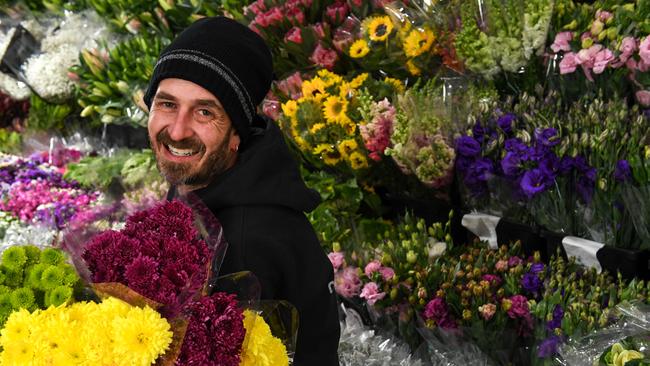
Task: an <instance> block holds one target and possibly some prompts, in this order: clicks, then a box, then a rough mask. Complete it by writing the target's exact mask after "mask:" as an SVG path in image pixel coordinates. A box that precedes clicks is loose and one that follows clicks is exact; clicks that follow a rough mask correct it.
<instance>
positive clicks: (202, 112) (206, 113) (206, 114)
mask: <svg viewBox="0 0 650 366" xmlns="http://www.w3.org/2000/svg"><path fill="white" fill-rule="evenodd" d="M199 115H200V116H201V117H212V116H214V113H212V112H210V111H209V110H207V109H199Z"/></svg>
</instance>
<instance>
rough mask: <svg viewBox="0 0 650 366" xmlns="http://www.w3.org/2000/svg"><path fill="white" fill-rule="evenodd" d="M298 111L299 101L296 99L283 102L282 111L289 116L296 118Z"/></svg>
mask: <svg viewBox="0 0 650 366" xmlns="http://www.w3.org/2000/svg"><path fill="white" fill-rule="evenodd" d="M296 112H298V103H297V102H296V101H295V100H289V101H287V102H286V103H283V104H282V113H284V115H285V116H287V117H289V118H294V117H295V116H296Z"/></svg>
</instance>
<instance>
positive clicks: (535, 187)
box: [519, 169, 548, 199]
mask: <svg viewBox="0 0 650 366" xmlns="http://www.w3.org/2000/svg"><path fill="white" fill-rule="evenodd" d="M547 180H548V177H547V176H546V175H545V174H544V173H543V172H542V171H541V170H540V169H533V170H529V171H527V172H526V173H524V176H523V178H522V179H521V182H520V183H519V186H520V187H521V190H522V191H523V192H524V193H525V194H526V196H527V197H528V198H529V199H530V198H533V197H534V196H535V195H536V194H538V193H540V192H542V191H543V190H544V189H546V181H547Z"/></svg>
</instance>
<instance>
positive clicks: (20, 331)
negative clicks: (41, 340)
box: [0, 309, 32, 344]
mask: <svg viewBox="0 0 650 366" xmlns="http://www.w3.org/2000/svg"><path fill="white" fill-rule="evenodd" d="M31 324H32V321H31V314H30V312H29V311H28V310H26V309H20V310H18V311H14V312H13V313H11V314H10V315H9V318H8V319H7V322H6V323H5V327H4V328H3V329H2V331H0V334H1V335H2V340H3V341H4V340H7V339H8V340H13V339H21V338H26V337H29V335H30V333H31V332H30V329H29V328H30V326H31ZM3 344H4V342H3Z"/></svg>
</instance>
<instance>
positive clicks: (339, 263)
mask: <svg viewBox="0 0 650 366" xmlns="http://www.w3.org/2000/svg"><path fill="white" fill-rule="evenodd" d="M327 258H329V260H330V262H331V263H332V267H334V272H336V271H338V270H339V269H340V268H342V267H345V256H344V255H343V252H332V253H329V254H328V255H327Z"/></svg>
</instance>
